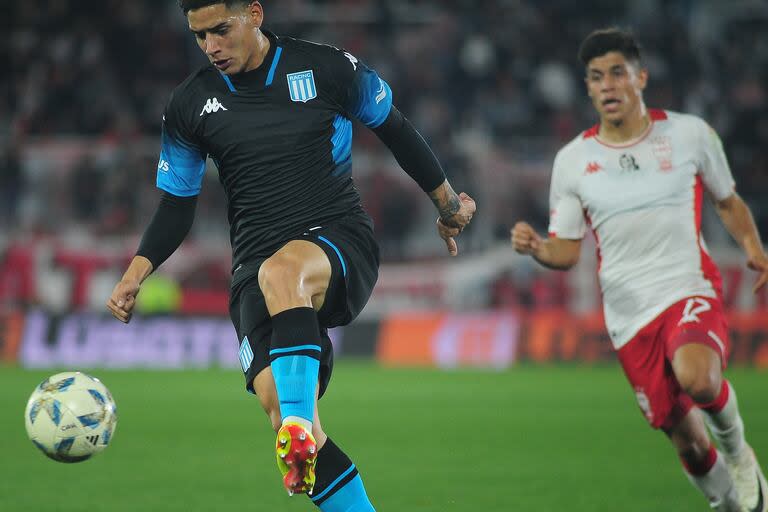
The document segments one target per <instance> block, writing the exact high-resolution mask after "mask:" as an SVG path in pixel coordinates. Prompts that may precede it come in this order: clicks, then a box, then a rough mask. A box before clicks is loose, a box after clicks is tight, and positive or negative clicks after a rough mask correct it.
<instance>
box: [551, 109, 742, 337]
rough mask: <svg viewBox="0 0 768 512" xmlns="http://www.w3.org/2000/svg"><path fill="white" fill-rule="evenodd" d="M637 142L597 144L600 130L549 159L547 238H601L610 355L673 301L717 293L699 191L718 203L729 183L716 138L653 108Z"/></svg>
mask: <svg viewBox="0 0 768 512" xmlns="http://www.w3.org/2000/svg"><path fill="white" fill-rule="evenodd" d="M649 114H650V117H651V123H650V124H649V126H648V128H647V129H646V131H645V132H644V133H643V134H642V135H641V136H639V137H638V138H636V139H635V140H633V141H630V142H628V143H626V144H622V145H615V144H608V143H606V142H604V141H601V140H600V139H599V137H598V126H595V127H593V128H591V129H590V130H587V131H586V132H584V133H582V134H581V135H579V137H577V138H576V139H574V140H573V141H571V142H570V143H569V144H568V145H566V146H565V147H563V148H562V149H561V150H560V151H559V152H558V154H557V156H556V157H555V163H554V167H553V171H552V186H551V189H550V199H549V200H550V223H549V231H550V236H556V237H558V238H566V239H581V238H583V237H584V234H585V232H586V229H587V227H591V229H592V230H593V232H594V234H595V237H596V239H597V247H598V248H597V250H598V275H599V278H600V287H601V290H602V295H603V309H604V312H605V322H606V325H607V327H608V333H609V335H610V337H611V340H612V341H613V344H614V347H615V348H616V349H618V348H620V347H621V346H623V345H624V344H625V343H627V342H628V341H629V340H630V339H632V337H633V336H634V335H635V334H636V333H637V332H638V331H639V330H640V329H641V328H642V327H643V326H645V325H646V324H648V323H649V322H651V321H652V320H653V319H654V318H655V317H656V316H657V315H659V314H660V313H661V312H662V311H664V310H665V309H666V308H668V307H669V306H671V305H672V304H674V303H675V302H677V301H679V300H681V299H683V298H685V297H690V296H693V295H700V296H705V297H716V296H718V295H720V286H721V285H720V273H719V271H718V269H717V267H716V266H715V264H714V263H713V261H712V259H711V258H710V257H709V254H708V253H707V249H706V246H705V244H704V240H703V239H702V235H701V206H702V198H703V189H704V188H706V189H707V191H708V192H709V193H710V195H711V196H712V197H713V198H714V199H715V200H722V199H725V198H727V197H729V196H730V195H731V194H733V191H734V181H733V177H732V175H731V171H730V168H729V167H728V161H727V160H726V158H725V153H724V152H723V147H722V143H721V142H720V139H719V137H718V136H717V134H716V133H715V131H714V130H712V128H710V127H709V125H708V124H707V123H706V122H704V121H703V120H701V119H700V118H698V117H695V116H692V115H687V114H680V113H676V112H669V111H663V110H650V111H649Z"/></svg>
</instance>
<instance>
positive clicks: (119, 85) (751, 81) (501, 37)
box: [0, 0, 768, 262]
mask: <svg viewBox="0 0 768 512" xmlns="http://www.w3.org/2000/svg"><path fill="white" fill-rule="evenodd" d="M13 4H14V5H13V6H12V7H11V9H12V11H11V20H12V21H11V27H10V30H7V31H5V32H4V34H3V36H2V37H4V38H6V42H5V44H4V45H3V46H4V47H5V48H6V51H7V52H8V53H9V56H10V66H8V67H6V72H5V73H4V74H3V77H2V78H1V79H0V90H2V94H0V226H2V229H1V230H0V233H2V234H0V249H2V244H3V242H6V243H7V242H8V240H13V239H14V238H18V237H20V236H22V235H23V236H29V235H30V234H31V233H34V234H35V235H38V236H47V235H52V234H55V235H56V236H70V235H69V234H70V233H71V234H72V235H71V236H79V237H84V238H85V239H97V240H99V243H109V240H116V241H117V240H123V241H124V240H126V238H127V239H129V240H132V241H135V240H136V237H137V236H139V235H140V234H141V232H142V230H143V227H144V225H145V223H146V222H147V220H148V218H149V217H150V216H151V214H152V213H153V211H154V208H155V205H156V202H157V199H158V197H159V193H158V191H157V190H156V189H155V187H154V179H155V173H156V166H157V155H158V148H159V128H160V126H159V123H160V119H161V114H162V109H163V105H164V103H165V101H166V100H167V98H168V95H169V93H170V92H171V90H172V89H173V87H175V85H176V84H178V83H179V82H180V81H182V80H183V79H184V78H185V77H186V76H187V75H188V74H189V73H190V72H191V71H192V70H193V69H195V68H196V67H197V66H199V65H201V64H204V63H205V61H204V57H203V56H202V54H201V52H200V51H199V49H198V48H197V46H196V44H195V42H194V39H193V37H192V36H191V35H190V33H189V32H188V30H187V27H186V20H185V19H184V17H183V15H182V14H181V12H180V10H179V9H178V7H177V6H176V3H175V1H172V0H164V1H159V0H132V1H130V2H125V1H123V0H25V1H24V2H13ZM262 4H263V5H264V8H265V11H266V23H265V27H266V28H269V29H271V30H273V31H274V32H276V33H278V34H285V35H293V36H296V37H300V38H304V39H310V40H313V41H318V42H327V43H330V44H333V45H335V46H339V47H344V48H346V49H347V50H348V51H350V52H351V53H353V54H355V55H356V56H357V57H359V58H361V59H363V60H365V61H366V62H367V63H368V64H369V65H371V66H372V67H374V68H375V69H377V70H378V71H379V73H380V74H381V75H382V76H383V77H384V78H385V79H387V80H388V82H389V83H390V84H391V86H392V89H393V91H394V95H395V103H396V104H397V105H398V106H399V107H400V109H401V110H402V111H403V112H405V113H406V115H408V116H409V117H410V118H411V119H412V121H413V122H414V124H415V125H416V126H417V127H418V128H419V129H420V130H421V132H422V133H423V134H424V136H425V137H426V138H427V140H428V141H429V142H430V143H431V144H432V146H433V148H434V150H435V152H436V153H437V155H438V156H439V157H440V159H441V161H442V162H443V164H444V166H445V168H446V172H447V173H448V175H449V176H450V177H451V179H452V182H453V184H454V187H455V188H456V189H457V191H458V190H466V191H467V192H469V193H470V194H472V195H473V196H474V197H475V198H476V199H477V201H478V205H479V213H478V216H477V217H476V222H474V223H473V225H472V226H471V228H470V230H468V232H467V233H466V235H467V236H466V237H463V240H462V246H461V247H462V250H463V251H470V252H479V251H483V250H485V249H487V248H489V247H492V246H496V245H499V244H502V243H507V240H508V229H509V227H510V226H511V225H512V223H513V222H514V221H515V220H517V219H521V218H525V219H529V220H530V221H532V223H533V224H534V225H536V226H537V227H538V228H539V229H541V230H542V231H543V230H545V229H546V222H547V211H548V208H547V197H548V195H547V190H548V186H549V173H550V166H551V162H552V159H553V156H554V153H555V151H556V150H557V149H558V148H559V147H560V146H561V145H562V144H564V143H565V142H567V141H568V140H570V139H571V138H573V137H574V136H576V135H577V134H578V133H579V132H580V131H581V130H583V129H586V128H587V127H589V126H590V125H592V124H594V122H595V116H594V114H593V112H592V110H591V105H590V103H589V101H588V99H587V97H586V94H585V92H584V87H583V82H582V76H583V70H582V68H581V66H580V64H579V63H578V62H577V60H576V50H577V47H578V44H579V42H580V40H581V39H582V38H583V37H584V36H585V35H586V34H588V33H589V32H590V31H591V30H592V29H594V28H597V27H600V26H605V25H618V26H620V27H628V28H632V29H633V30H634V32H635V33H636V34H637V35H638V36H639V39H640V41H641V42H642V43H643V45H644V48H645V57H646V64H647V66H648V68H649V70H650V85H649V89H648V91H647V93H646V102H647V104H648V105H649V106H653V107H661V108H668V109H672V110H680V111H684V112H689V113H694V114H697V115H701V116H702V117H704V118H705V119H707V120H708V121H709V122H710V123H711V124H712V125H713V126H714V127H715V128H716V129H717V130H718V131H719V133H720V134H721V136H722V138H723V141H724V144H725V147H726V151H727V153H728V155H729V158H730V161H731V166H732V169H733V172H734V175H735V177H736V181H737V184H738V187H739V191H740V193H741V194H742V196H743V197H744V198H745V199H746V200H747V201H748V202H749V204H750V205H751V207H752V211H753V212H754V214H755V216H756V220H757V222H758V224H759V226H760V227H761V230H762V234H763V237H764V239H768V200H766V198H768V144H766V141H768V37H766V33H768V4H766V3H765V2H762V1H744V0H733V1H729V2H721V1H707V0H702V1H693V0H667V1H664V0H634V1H617V0H610V1H608V0H591V1H586V2H573V1H570V0H548V1H545V2H539V1H533V0H498V1H490V0H479V1H478V0H475V1H471V0H466V1H462V0H454V1H446V0H421V1H410V0H390V1H387V2H381V1H377V0H338V1H327V2H323V1H310V0H264V1H263V2H262ZM355 144H356V147H355V151H354V153H353V159H354V162H355V176H356V182H357V184H358V187H359V188H360V190H361V193H362V196H363V200H364V204H365V205H366V207H367V208H368V210H369V212H370V213H371V214H372V215H373V216H374V218H375V221H376V225H377V231H378V237H379V240H380V242H381V244H382V253H383V257H384V259H385V261H390V262H391V261H402V260H412V259H423V258H429V257H432V256H436V255H440V254H442V252H443V251H444V248H443V246H442V244H441V243H440V241H439V240H438V239H437V237H436V236H433V235H432V232H433V227H434V213H433V211H432V205H431V203H430V202H429V201H428V200H427V198H426V197H424V196H423V195H422V193H421V191H420V190H419V189H418V188H417V187H416V186H415V185H414V184H412V183H410V180H409V178H408V177H407V176H406V175H405V174H404V173H402V172H401V171H399V169H398V168H397V166H396V164H395V162H394V160H392V158H391V157H390V156H389V154H388V152H387V151H386V148H384V146H383V145H382V144H380V143H379V142H378V141H377V140H376V138H375V137H374V136H373V135H372V134H370V133H369V132H367V131H366V130H363V129H360V128H358V130H357V132H356V139H355ZM209 171H210V172H209V174H208V176H207V178H208V179H207V184H206V185H205V187H204V191H203V194H202V196H201V201H200V204H199V206H198V213H197V220H196V223H195V227H194V228H193V232H192V234H191V235H190V236H191V239H192V240H198V241H200V242H201V243H203V242H205V243H213V244H220V245H223V246H226V244H227V240H228V227H227V225H226V213H225V212H226V204H225V200H224V196H223V194H222V192H221V191H220V188H219V186H218V183H217V182H216V181H217V177H216V175H215V170H214V169H209ZM709 222H710V225H709V226H707V227H706V228H705V230H706V231H708V233H707V234H708V235H709V238H710V243H711V244H712V243H714V244H715V245H717V244H728V243H729V242H728V241H727V235H726V234H725V232H724V231H723V230H721V229H720V228H719V227H717V229H712V226H715V225H716V223H712V217H711V216H710V219H709ZM115 243H117V242H115ZM465 254H466V252H465Z"/></svg>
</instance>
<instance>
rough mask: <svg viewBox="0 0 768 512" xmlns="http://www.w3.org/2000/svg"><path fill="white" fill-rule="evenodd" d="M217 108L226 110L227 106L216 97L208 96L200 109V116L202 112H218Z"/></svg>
mask: <svg viewBox="0 0 768 512" xmlns="http://www.w3.org/2000/svg"><path fill="white" fill-rule="evenodd" d="M219 110H227V107H225V106H224V105H222V104H221V103H219V100H218V99H216V98H208V101H206V102H205V106H204V107H203V110H201V111H200V117H202V116H203V114H212V113H214V112H218V111H219Z"/></svg>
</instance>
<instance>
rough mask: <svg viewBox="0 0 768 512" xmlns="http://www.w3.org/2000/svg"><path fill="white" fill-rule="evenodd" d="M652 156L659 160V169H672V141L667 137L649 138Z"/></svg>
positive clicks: (667, 170)
mask: <svg viewBox="0 0 768 512" xmlns="http://www.w3.org/2000/svg"><path fill="white" fill-rule="evenodd" d="M651 149H652V150H653V156H655V157H656V159H657V160H658V161H659V170H660V171H663V172H669V171H671V170H672V141H671V140H670V138H669V137H666V136H659V137H654V138H652V139H651Z"/></svg>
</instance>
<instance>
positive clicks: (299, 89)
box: [286, 69, 317, 103]
mask: <svg viewBox="0 0 768 512" xmlns="http://www.w3.org/2000/svg"><path fill="white" fill-rule="evenodd" d="M286 78H287V79H288V90H289V91H290V92H291V101H300V102H301V103H306V102H308V101H309V100H311V99H314V98H317V87H315V75H314V73H313V72H312V70H311V69H310V70H307V71H299V72H298V73H290V74H288V75H286Z"/></svg>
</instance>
